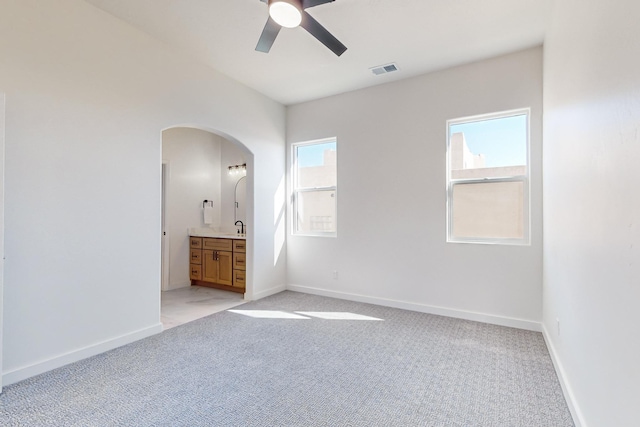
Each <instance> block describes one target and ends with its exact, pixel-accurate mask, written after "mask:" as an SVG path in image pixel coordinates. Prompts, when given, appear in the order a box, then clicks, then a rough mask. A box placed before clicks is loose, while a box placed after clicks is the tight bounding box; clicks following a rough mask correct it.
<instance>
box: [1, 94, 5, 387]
mask: <svg viewBox="0 0 640 427" xmlns="http://www.w3.org/2000/svg"><path fill="white" fill-rule="evenodd" d="M4 116H5V94H4V93H0V393H2V372H3V370H2V333H3V325H2V317H3V311H4V299H3V290H4V128H5V119H4Z"/></svg>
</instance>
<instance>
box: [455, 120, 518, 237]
mask: <svg viewBox="0 0 640 427" xmlns="http://www.w3.org/2000/svg"><path fill="white" fill-rule="evenodd" d="M447 129H448V132H447V241H448V242H468V243H502V244H528V243H529V166H528V159H529V110H528V109H525V110H517V111H509V112H503V113H495V114H488V115H483V116H476V117H467V118H462V119H455V120H449V121H448V122H447Z"/></svg>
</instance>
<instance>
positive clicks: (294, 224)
mask: <svg viewBox="0 0 640 427" xmlns="http://www.w3.org/2000/svg"><path fill="white" fill-rule="evenodd" d="M328 142H332V143H334V144H335V145H336V184H335V185H332V186H322V187H300V186H299V185H298V155H297V151H296V150H297V148H299V147H305V146H310V145H319V144H326V143H328ZM337 153H338V138H337V137H330V138H322V139H315V140H312V141H304V142H295V143H293V144H291V167H292V180H291V199H292V200H291V206H292V215H291V234H292V235H294V236H310V237H337V236H338V154H337ZM319 191H333V194H334V196H333V197H334V199H335V203H334V212H333V221H334V224H335V226H334V229H335V231H317V232H311V231H300V230H298V203H299V200H300V196H299V194H300V193H312V192H319Z"/></svg>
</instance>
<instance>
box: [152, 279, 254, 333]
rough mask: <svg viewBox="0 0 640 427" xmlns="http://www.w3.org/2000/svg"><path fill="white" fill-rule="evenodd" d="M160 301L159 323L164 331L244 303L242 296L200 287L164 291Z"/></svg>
mask: <svg viewBox="0 0 640 427" xmlns="http://www.w3.org/2000/svg"><path fill="white" fill-rule="evenodd" d="M161 301H162V305H161V311H160V321H161V322H162V325H163V326H164V329H170V328H173V327H174V326H178V325H182V324H183V323H187V322H191V321H193V320H196V319H200V318H201V317H205V316H208V315H210V314H213V313H217V312H219V311H224V310H228V309H230V308H232V307H236V306H238V305H240V304H244V303H245V302H246V301H245V300H244V299H243V296H242V294H237V293H235V292H228V291H221V290H218V289H212V288H204V287H201V286H190V287H188V288H180V289H174V290H172V291H164V292H162V297H161Z"/></svg>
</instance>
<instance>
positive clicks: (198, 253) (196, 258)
mask: <svg viewBox="0 0 640 427" xmlns="http://www.w3.org/2000/svg"><path fill="white" fill-rule="evenodd" d="M189 260H190V261H189V262H191V264H202V249H191V250H190V251H189Z"/></svg>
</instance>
